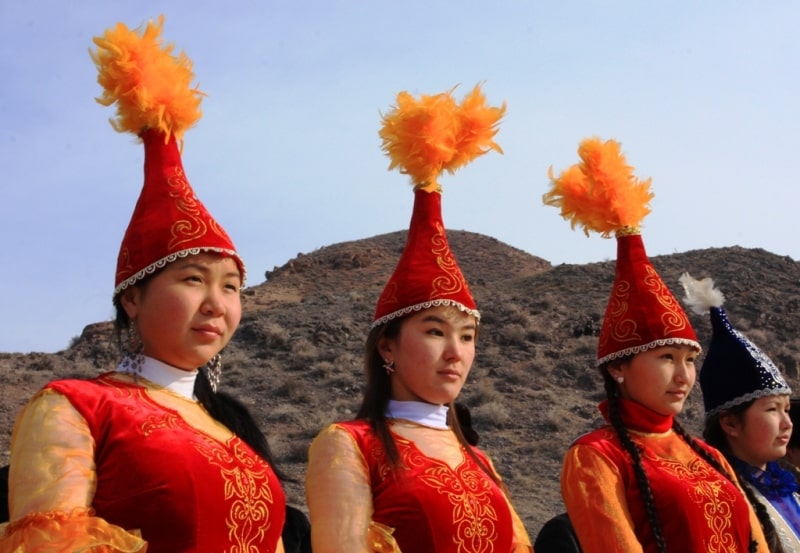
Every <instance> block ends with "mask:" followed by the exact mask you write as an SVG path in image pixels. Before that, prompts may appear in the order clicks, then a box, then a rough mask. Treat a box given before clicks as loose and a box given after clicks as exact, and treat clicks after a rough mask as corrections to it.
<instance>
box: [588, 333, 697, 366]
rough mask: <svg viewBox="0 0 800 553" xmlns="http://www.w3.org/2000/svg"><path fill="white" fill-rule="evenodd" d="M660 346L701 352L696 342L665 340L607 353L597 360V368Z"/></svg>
mask: <svg viewBox="0 0 800 553" xmlns="http://www.w3.org/2000/svg"><path fill="white" fill-rule="evenodd" d="M662 346H689V347H692V348H694V349H696V350H697V352H698V353H699V352H701V351H702V350H703V348H701V347H700V344H699V343H698V342H695V341H694V340H689V339H688V338H665V339H662V340H653V341H652V342H650V343H649V344H644V345H641V346H633V347H630V348H625V349H623V350H620V351H615V352H614V353H609V354H608V355H604V356H603V357H601V358H600V359H598V360H597V366H598V367H599V366H600V365H604V364H605V363H608V362H609V361H614V360H615V359H620V358H622V357H627V356H629V355H636V354H637V353H642V352H643V351H647V350H649V349H653V348H660V347H662Z"/></svg>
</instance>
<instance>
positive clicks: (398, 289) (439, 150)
mask: <svg viewBox="0 0 800 553" xmlns="http://www.w3.org/2000/svg"><path fill="white" fill-rule="evenodd" d="M451 93H452V91H450V92H446V93H442V94H437V95H435V96H424V95H423V96H422V97H421V98H420V99H419V100H416V99H414V98H413V97H412V96H411V95H410V94H408V93H407V92H401V93H400V94H398V97H397V106H396V107H395V108H394V109H393V110H392V111H391V112H390V113H389V114H388V115H386V116H384V117H383V127H382V129H381V131H380V136H381V138H382V140H383V149H384V151H385V152H386V153H387V155H389V157H390V158H391V160H392V161H391V164H390V165H389V168H390V169H394V168H395V167H399V168H400V172H401V173H404V174H407V175H410V177H411V180H412V183H413V184H414V208H413V212H412V216H411V222H410V224H409V230H408V239H407V241H406V246H405V249H404V250H403V253H402V255H401V256H400V260H399V262H398V264H397V267H396V268H395V271H394V273H393V274H392V276H391V278H390V279H389V282H388V283H387V284H386V287H385V288H384V290H383V293H382V294H381V296H380V298H379V300H378V304H377V307H376V309H375V317H374V321H373V323H372V326H373V327H376V326H378V325H381V324H384V323H386V322H388V321H390V320H392V319H394V318H397V317H402V316H404V315H407V314H409V313H412V312H414V311H419V310H421V309H427V308H429V307H435V306H440V305H450V306H454V307H456V308H458V309H460V310H462V311H464V312H466V313H469V314H471V315H473V316H474V317H475V318H476V319H478V320H479V319H480V313H479V312H478V310H477V307H476V305H475V300H474V298H473V297H472V293H471V292H470V290H469V286H468V285H467V282H466V280H465V279H464V275H463V274H462V272H461V269H460V268H459V266H458V263H456V260H455V258H454V257H453V254H452V252H451V251H450V246H449V244H448V241H447V235H446V234H445V227H444V222H443V221H442V203H441V188H440V187H439V184H438V182H437V178H438V177H439V175H440V174H441V173H442V171H444V170H446V171H448V172H450V173H453V172H455V171H456V170H457V169H459V168H460V167H462V166H464V165H466V164H467V163H469V162H470V161H472V160H473V159H474V158H475V157H477V156H480V155H483V154H485V153H487V152H489V151H490V150H497V151H500V152H502V150H500V147H499V146H498V145H497V144H496V143H495V142H494V140H493V138H494V136H495V134H496V133H497V125H498V123H499V122H500V119H501V118H502V116H503V113H504V112H505V104H504V105H503V106H502V107H500V108H493V107H487V106H486V105H485V98H484V96H483V95H482V94H481V91H480V87H479V86H476V87H475V88H474V89H473V90H472V92H470V94H468V95H467V97H466V98H464V100H463V101H462V103H461V104H460V105H459V104H457V103H456V102H455V101H454V100H453V98H452V95H451Z"/></svg>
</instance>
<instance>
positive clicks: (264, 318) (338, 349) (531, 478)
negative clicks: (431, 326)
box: [0, 231, 800, 536]
mask: <svg viewBox="0 0 800 553" xmlns="http://www.w3.org/2000/svg"><path fill="white" fill-rule="evenodd" d="M449 236H450V242H451V247H452V249H453V251H454V253H455V255H456V257H457V259H458V261H459V263H460V265H461V267H462V269H463V271H464V273H465V274H466V276H467V279H468V281H469V282H470V284H471V287H472V290H473V293H474V295H475V297H476V299H477V301H478V305H479V307H480V309H481V311H482V313H483V314H484V319H483V324H482V327H481V335H480V339H479V343H478V349H479V353H478V357H477V360H476V363H475V366H474V368H473V372H472V375H471V376H470V381H469V383H468V384H467V387H466V388H465V391H464V393H463V395H462V399H463V401H464V402H465V403H466V404H467V405H469V406H470V407H471V409H472V412H473V421H474V423H475V426H476V428H477V429H478V431H479V432H480V435H481V446H482V447H483V448H484V449H485V450H486V451H487V452H488V453H489V454H490V455H491V456H492V458H493V460H494V462H495V465H496V466H497V468H498V469H499V470H500V471H501V473H502V474H503V476H504V478H505V479H506V481H507V483H508V486H509V488H510V490H511V492H512V494H513V499H514V502H515V504H516V507H517V509H518V511H519V512H520V515H521V516H522V518H523V520H524V522H525V523H526V525H527V527H528V530H529V532H530V533H531V536H534V535H535V534H536V532H538V530H539V528H540V527H541V525H542V524H543V523H544V522H545V521H546V520H547V519H548V518H549V517H550V516H552V515H554V514H556V513H558V512H560V511H561V510H562V505H561V500H560V494H559V485H558V478H559V470H560V463H561V458H562V455H563V453H564V451H565V450H566V448H567V447H568V446H569V444H570V442H571V441H572V440H573V439H574V438H575V437H576V436H578V435H579V434H581V433H583V432H585V431H587V430H589V429H590V428H592V427H593V426H595V425H597V424H599V423H600V419H599V416H598V413H597V408H596V404H597V403H598V401H599V400H601V399H602V393H601V386H600V381H599V377H598V375H597V373H596V371H595V369H594V354H595V347H596V341H597V333H598V332H599V328H600V324H601V320H602V316H603V311H604V309H605V305H606V300H607V298H608V293H609V291H610V286H611V282H612V280H613V272H614V266H613V262H604V263H592V264H587V265H559V266H555V267H554V266H551V264H550V263H548V262H547V261H545V260H542V259H540V258H537V257H535V256H532V255H530V254H528V253H526V252H523V251H520V250H518V249H515V248H513V247H510V246H508V245H506V244H504V243H502V242H499V241H497V240H495V239H493V238H490V237H487V236H483V235H479V234H473V233H469V232H464V231H450V233H449ZM405 237H406V233H405V232H395V233H390V234H385V235H380V236H376V237H373V238H369V239H364V240H358V241H353V242H346V243H341V244H335V245H332V246H328V247H325V248H321V249H319V250H316V251H314V252H311V253H309V254H303V255H298V256H297V257H296V258H294V259H292V260H291V261H289V262H288V263H286V264H285V265H284V266H282V267H276V268H275V269H274V270H272V271H268V272H267V273H266V276H267V280H266V281H265V282H263V283H261V284H258V285H255V286H251V287H249V288H247V289H246V290H245V292H244V316H243V320H242V324H241V326H240V328H239V331H238V332H237V334H236V335H235V337H234V339H233V341H232V342H231V344H230V345H229V346H228V348H227V351H226V352H225V356H224V360H225V373H224V380H223V386H224V387H225V389H226V390H228V391H230V392H232V393H234V394H237V395H238V396H239V397H242V398H243V399H244V400H245V402H246V403H247V404H248V405H249V406H250V408H251V409H252V410H253V412H254V413H255V415H256V417H257V419H258V420H259V421H260V422H261V424H262V425H263V428H264V430H265V431H266V432H267V434H268V435H269V438H270V442H271V444H272V447H273V450H274V452H275V453H276V454H277V456H278V458H279V459H280V462H281V464H282V466H283V467H284V468H285V469H286V470H287V472H288V473H289V474H291V475H292V476H293V477H294V478H295V479H296V480H297V482H294V483H289V484H287V492H288V495H289V499H290V501H291V502H292V503H294V504H296V505H300V506H302V505H303V504H304V498H303V486H302V480H303V473H304V468H305V461H306V453H307V449H308V445H309V443H310V441H311V439H312V438H313V437H314V435H315V434H316V433H317V432H318V431H319V430H320V429H321V428H322V427H323V426H325V425H326V424H328V423H330V422H332V421H334V420H339V419H347V418H352V416H353V413H354V411H355V410H356V409H357V407H358V402H359V397H360V393H361V370H362V369H361V352H362V347H363V340H364V338H365V336H366V333H367V330H368V326H369V323H370V321H371V317H372V313H373V309H374V303H375V300H376V299H377V297H378V295H379V293H380V291H381V289H382V287H383V284H384V283H385V282H386V280H387V278H388V277H389V275H390V273H391V271H392V270H393V269H394V264H395V262H396V260H397V258H398V257H399V255H400V252H401V251H402V248H403V245H404V243H405ZM652 261H653V263H654V265H655V266H656V268H657V270H658V271H659V272H660V274H661V275H662V277H663V278H664V280H665V281H666V282H667V284H668V285H669V286H670V287H671V288H672V289H673V290H677V289H678V285H677V279H678V276H679V275H680V273H682V272H683V271H687V270H688V271H690V272H691V273H692V274H693V275H694V276H696V277H704V276H712V277H713V278H714V279H715V280H716V281H717V283H718V285H719V286H720V288H721V289H722V290H723V292H724V293H725V295H726V297H727V303H726V306H727V309H728V314H729V316H730V318H731V320H732V321H733V322H734V324H735V325H736V326H737V327H738V328H739V329H740V330H741V331H743V332H744V333H746V334H748V335H749V336H750V337H751V338H752V339H754V340H755V341H756V342H757V343H758V344H759V345H760V346H761V347H762V349H764V350H765V351H766V352H767V353H768V354H769V355H770V356H771V357H772V358H773V359H774V360H775V361H776V362H777V363H778V364H779V365H780V366H781V367H782V368H783V369H784V370H785V372H786V374H787V376H788V380H789V381H790V383H791V384H792V385H793V387H794V388H795V389H797V390H798V391H800V375H799V374H798V363H799V362H800V339H799V338H798V315H800V265H798V262H796V261H793V260H792V259H790V258H787V257H781V256H777V255H774V254H771V253H769V252H766V251H763V250H759V249H743V248H739V247H733V248H722V249H707V250H698V251H692V252H687V253H680V254H674V255H669V256H659V257H654V258H653V259H652ZM692 321H693V323H694V325H695V328H696V329H697V330H698V333H699V335H700V339H701V341H702V342H703V343H707V340H708V321H707V320H706V319H704V318H702V317H694V316H693V317H692ZM116 358H117V352H116V349H115V346H114V344H113V340H112V339H111V328H110V323H107V322H100V323H97V324H94V325H90V326H88V327H86V328H85V329H84V330H83V333H82V334H81V336H80V337H79V338H78V339H77V340H76V341H75V343H74V344H73V345H72V346H71V347H70V348H69V349H67V350H65V351H62V352H59V353H56V354H40V353H32V354H27V355H19V354H0V369H1V370H2V371H3V372H2V374H3V375H4V377H5V385H4V386H3V388H2V391H0V462H7V459H8V444H9V438H10V433H11V426H12V424H13V419H14V416H15V415H16V413H17V412H18V411H19V409H20V408H21V407H22V405H23V404H24V402H25V401H26V399H27V398H28V397H29V396H30V395H31V394H32V393H34V392H35V391H36V390H37V389H38V388H39V387H40V386H42V385H43V384H44V383H45V382H47V381H48V380H51V379H54V378H64V377H72V376H91V375H94V374H96V373H98V372H99V371H103V370H108V369H111V368H113V366H114V364H115V360H116ZM701 414H702V402H701V400H700V396H699V392H698V391H697V390H695V392H694V393H693V394H692V397H691V399H690V401H689V403H688V406H687V409H686V411H685V413H684V415H683V421H684V422H685V423H686V424H687V425H688V426H689V428H691V429H693V430H694V431H698V430H699V423H700V417H701Z"/></svg>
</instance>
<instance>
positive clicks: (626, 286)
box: [543, 138, 700, 365]
mask: <svg viewBox="0 0 800 553" xmlns="http://www.w3.org/2000/svg"><path fill="white" fill-rule="evenodd" d="M578 153H579V155H580V157H581V159H582V162H581V163H579V164H576V165H573V166H572V167H570V168H568V169H567V170H565V171H564V172H562V173H561V175H559V176H558V178H553V174H552V170H551V172H550V179H551V185H552V189H551V190H550V192H548V193H546V194H545V195H544V197H543V200H544V202H545V203H546V204H548V205H553V206H556V207H559V208H561V215H562V217H564V218H565V219H569V220H570V222H571V225H572V227H573V228H575V226H576V225H581V226H582V227H583V228H584V232H585V233H586V235H587V236H588V234H589V231H590V230H592V231H595V232H598V233H600V234H601V235H602V236H604V237H606V238H608V237H609V236H610V235H611V233H612V232H613V233H614V234H615V236H616V238H617V263H616V270H615V274H614V285H613V288H612V290H611V297H610V298H609V302H608V306H607V307H606V312H605V316H604V317H603V324H602V328H601V330H600V339H599V342H598V347H597V364H598V365H602V364H603V363H606V362H608V361H611V360H614V359H618V358H621V357H625V356H627V355H632V354H636V353H639V352H641V351H645V350H648V349H650V348H654V347H658V346H665V345H670V344H685V345H688V346H691V347H693V348H695V349H697V350H698V351H700V344H699V342H698V341H697V336H696V334H695V332H694V329H693V328H692V325H691V324H690V323H689V319H688V318H687V317H686V313H684V311H683V308H682V307H681V305H680V303H678V301H677V300H676V299H675V297H674V296H673V295H672V292H670V290H669V288H668V287H667V286H666V285H665V284H664V282H663V281H662V280H661V277H660V276H659V274H658V272H656V270H655V268H654V267H653V265H652V264H651V263H650V260H649V259H648V257H647V253H646V252H645V249H644V243H643V241H642V237H641V234H640V232H639V224H640V223H641V221H642V219H644V217H645V216H646V215H647V214H648V213H649V212H650V209H649V207H647V205H648V204H649V202H650V200H651V199H652V197H653V194H652V193H651V192H650V179H648V180H647V181H639V180H638V179H637V178H636V177H634V176H633V167H630V166H628V165H627V163H626V162H625V157H624V156H623V155H622V154H621V153H620V149H619V144H618V143H617V142H615V141H613V140H609V141H607V142H601V141H600V140H599V139H596V138H593V139H587V140H584V141H583V142H581V145H580V147H579V149H578Z"/></svg>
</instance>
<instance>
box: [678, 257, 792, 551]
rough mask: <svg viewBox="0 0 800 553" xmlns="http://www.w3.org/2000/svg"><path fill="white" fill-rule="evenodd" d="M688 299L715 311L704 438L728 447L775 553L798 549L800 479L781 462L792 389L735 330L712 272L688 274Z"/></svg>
mask: <svg viewBox="0 0 800 553" xmlns="http://www.w3.org/2000/svg"><path fill="white" fill-rule="evenodd" d="M680 282H681V284H682V285H683V287H684V290H685V291H686V304H687V305H688V306H690V307H691V308H692V310H693V311H694V312H696V313H698V314H700V315H710V319H711V341H710V343H709V345H708V351H707V353H706V355H705V359H704V360H703V367H702V369H701V370H700V389H701V390H702V392H703V405H704V407H705V429H704V430H703V437H704V438H705V440H706V442H707V443H708V444H710V445H712V446H714V447H716V448H717V449H719V450H720V451H721V452H722V453H724V454H725V457H726V458H727V459H728V461H729V462H730V464H731V466H732V467H733V469H734V470H735V471H736V474H737V476H738V477H739V481H740V482H741V483H742V488H743V489H744V491H745V493H746V494H747V497H748V499H749V500H750V503H751V504H752V505H753V507H754V508H755V510H756V513H757V514H758V519H759V521H760V522H761V526H762V528H763V530H764V534H765V536H766V538H767V543H768V544H769V548H770V551H771V552H772V553H800V495H798V491H800V486H798V481H797V478H796V471H794V470H792V468H791V466H790V465H789V464H788V463H787V464H784V463H785V462H784V461H783V458H784V456H785V455H786V447H787V445H788V443H789V438H790V436H791V434H792V428H793V424H792V419H791V417H790V414H789V410H790V397H791V393H792V390H791V389H790V388H789V386H788V384H787V383H786V380H785V379H784V378H783V376H782V375H781V372H780V370H779V369H778V367H777V366H776V365H775V363H773V362H772V360H771V359H770V358H769V357H768V356H767V355H766V354H764V353H763V352H762V351H761V350H760V349H759V348H758V346H756V345H755V344H754V343H753V342H751V341H750V340H749V339H748V338H747V337H745V336H744V335H743V334H742V333H740V332H739V331H737V330H736V329H735V328H734V327H733V325H732V324H731V323H730V321H729V320H728V316H727V314H726V313H725V310H724V309H723V308H722V304H723V303H724V301H725V297H724V296H723V294H722V292H720V291H719V290H718V289H717V288H715V287H714V282H713V280H711V279H710V278H704V279H703V280H697V279H694V278H692V277H691V275H689V274H688V273H684V274H683V275H682V276H681V278H680Z"/></svg>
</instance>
